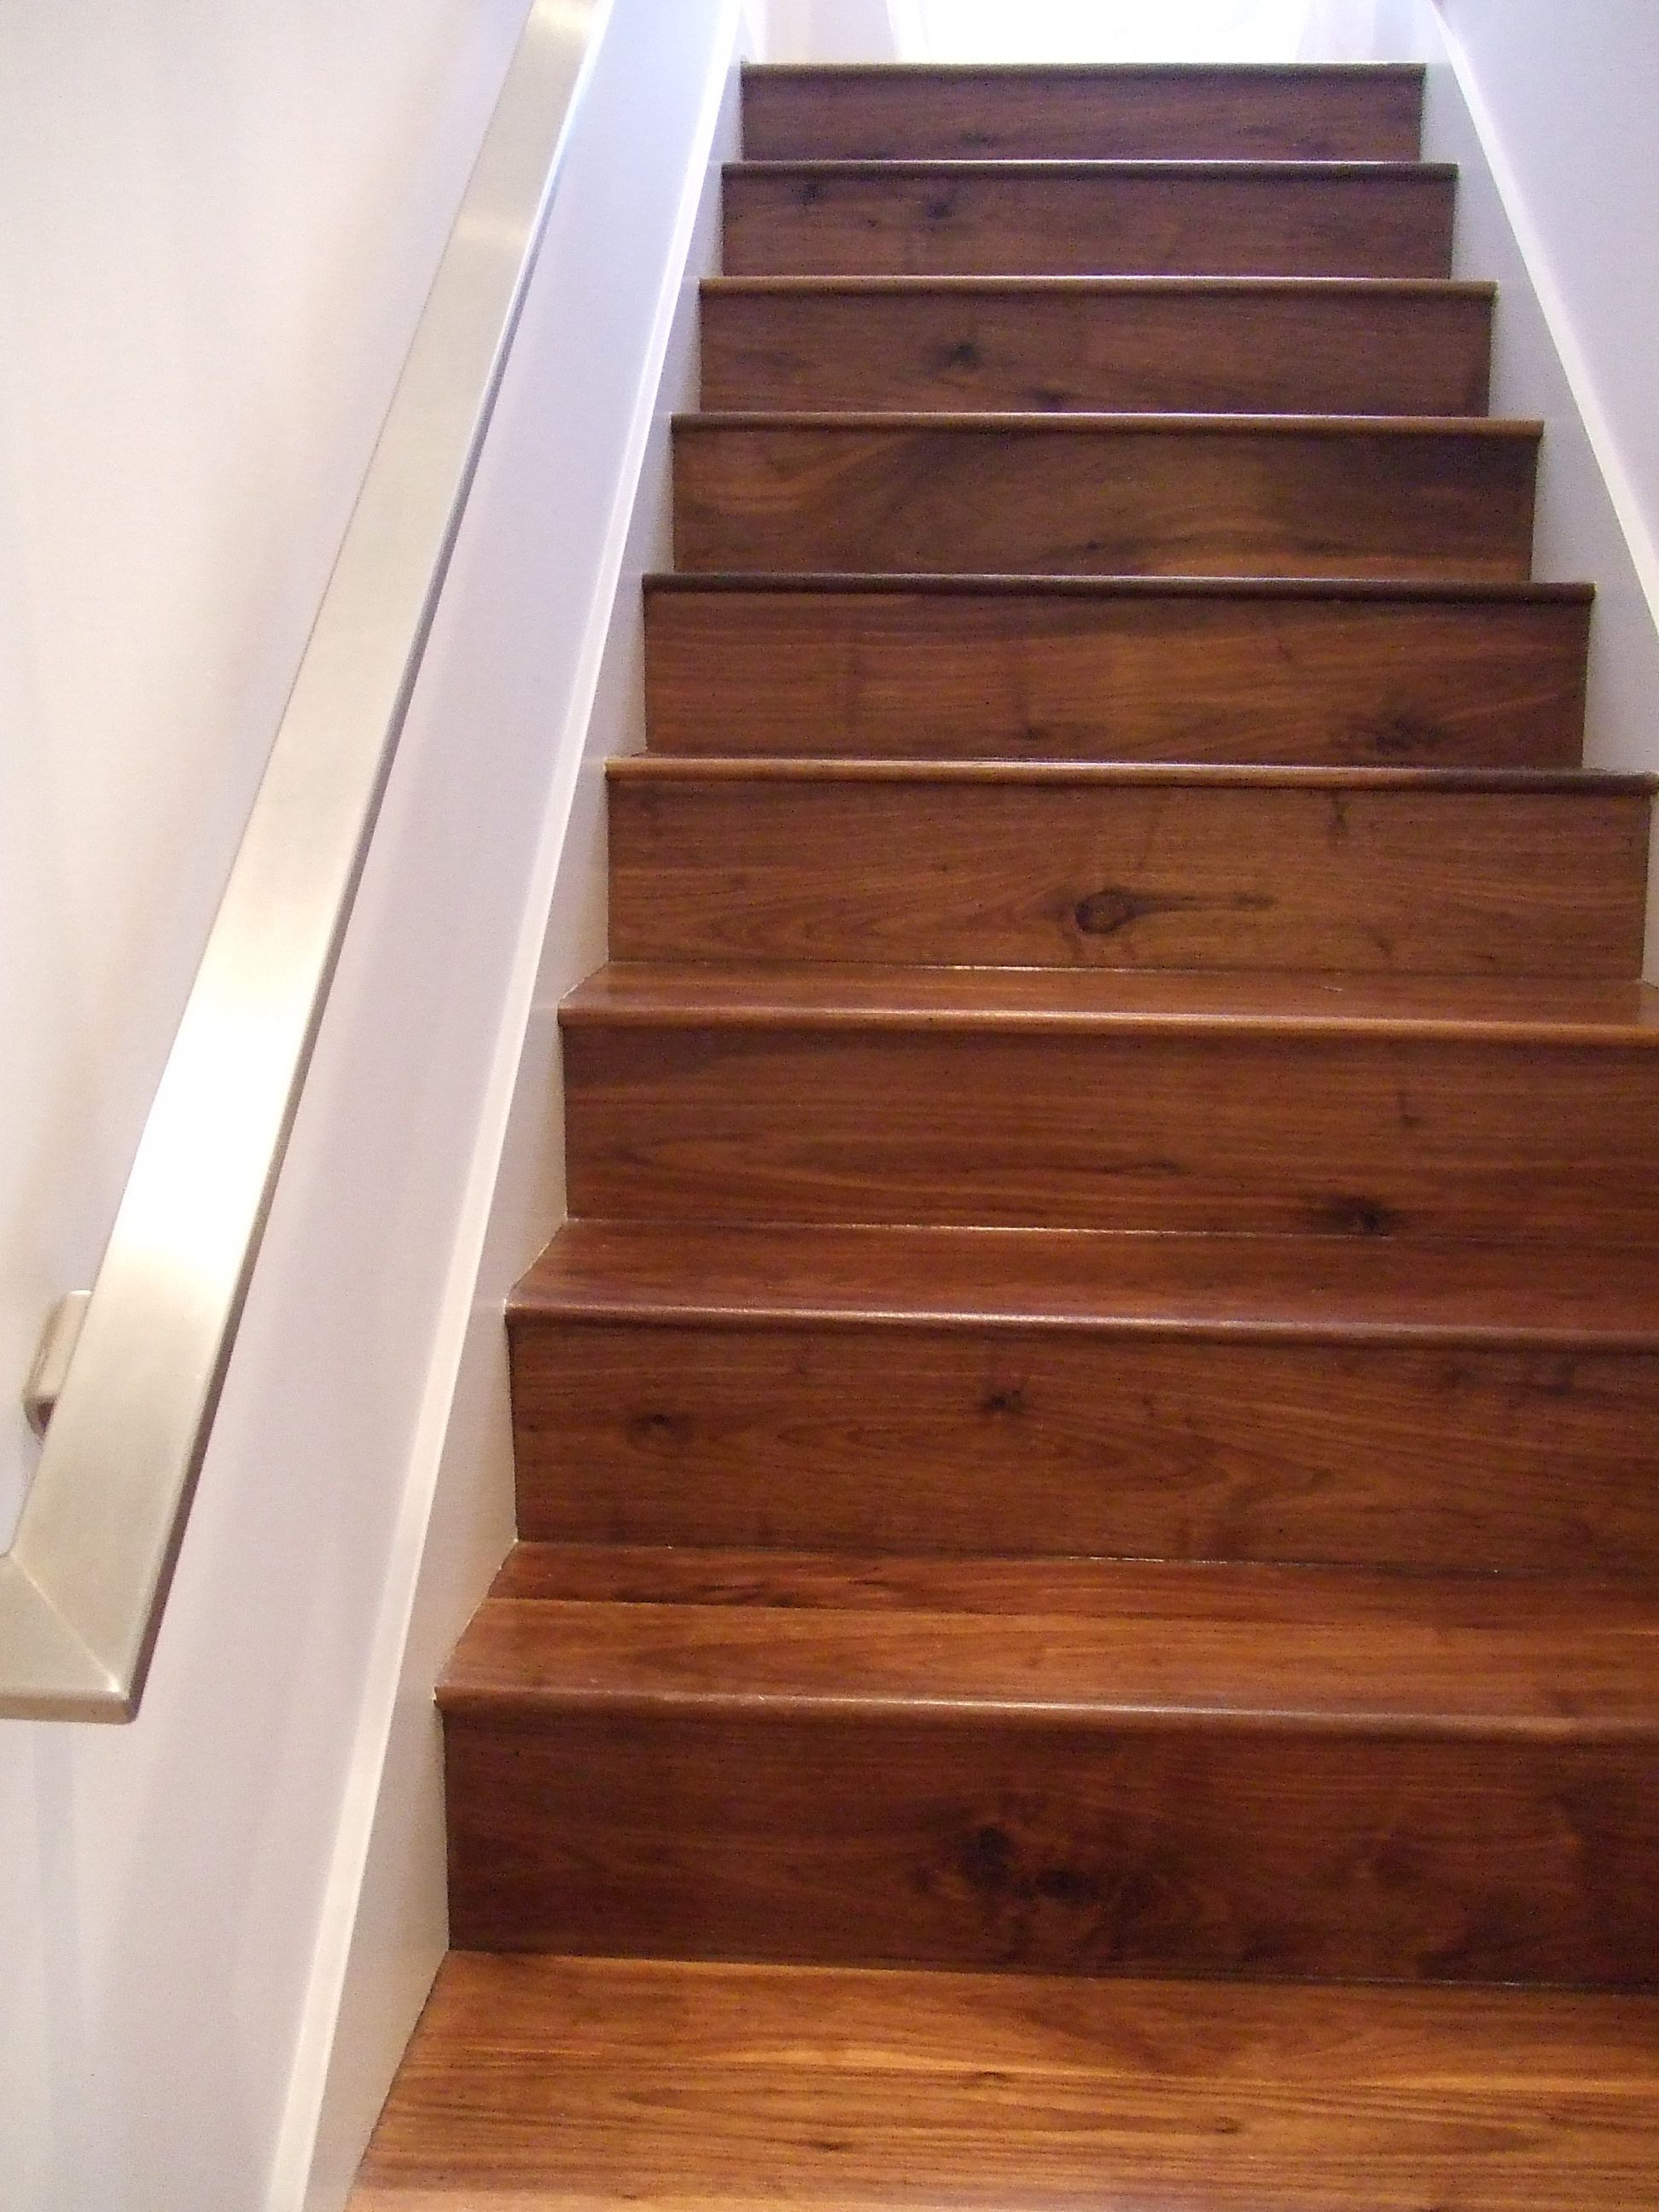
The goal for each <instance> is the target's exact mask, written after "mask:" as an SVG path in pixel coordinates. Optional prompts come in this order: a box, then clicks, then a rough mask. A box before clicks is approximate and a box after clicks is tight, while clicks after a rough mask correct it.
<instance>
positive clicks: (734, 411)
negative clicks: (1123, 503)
mask: <svg viewBox="0 0 1659 2212" xmlns="http://www.w3.org/2000/svg"><path fill="white" fill-rule="evenodd" d="M674 428H675V429H676V431H677V432H678V433H680V434H681V435H686V434H692V435H696V434H701V433H710V434H718V433H719V432H720V431H723V430H765V431H769V432H775V431H784V430H814V431H846V432H849V433H857V432H860V431H868V430H926V431H928V432H930V433H931V432H934V431H939V432H957V433H960V434H962V435H965V436H976V437H997V436H1002V435H1006V434H1008V433H1009V432H1011V431H1017V432H1019V433H1021V434H1024V433H1027V432H1032V431H1036V432H1054V433H1058V434H1061V435H1072V436H1076V435H1078V434H1079V432H1083V433H1086V434H1098V435H1101V436H1103V437H1112V436H1116V435H1127V436H1143V437H1144V436H1146V435H1149V434H1156V435H1164V434H1166V433H1167V434H1168V435H1170V436H1171V437H1182V436H1187V435H1194V434H1203V435H1209V436H1230V435H1238V436H1240V437H1284V438H1307V437H1333V438H1340V437H1350V436H1354V437H1359V436H1363V437H1384V438H1468V439H1476V440H1482V441H1484V440H1487V439H1497V440H1514V441H1524V442H1534V443H1535V442H1536V441H1537V440H1539V439H1540V438H1541V437H1542V436H1543V434H1544V426H1543V423H1542V422H1541V421H1538V420H1536V419H1531V418H1526V417H1522V416H1502V415H1330V414H1323V415H1248V414H1194V413H1181V412H1177V411H1176V410H1173V409H1161V410H1158V411H1156V412H1152V413H1148V412H1146V410H1140V411H1138V412H1136V411H1131V410H1127V409H1124V410H1091V409H1083V408H1066V409H1063V410H1056V409H1048V410H1035V411H1034V410H1018V409H1006V410H991V409H980V410H973V411H971V412H959V413H952V412H951V411H948V410H945V409H931V408H930V409H916V408H897V407H896V408H885V409H874V410H854V409H845V410H842V409H831V410H825V409H823V408H777V409H767V408H714V409H707V410H703V411H702V413H699V414H695V415H677V416H675V417H674Z"/></svg>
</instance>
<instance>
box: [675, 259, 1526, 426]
mask: <svg viewBox="0 0 1659 2212" xmlns="http://www.w3.org/2000/svg"><path fill="white" fill-rule="evenodd" d="M1491 331H1492V292H1491V289H1490V287H1487V286H1483V285H1466V284H1456V285H1455V284H1431V283H1416V284H1410V283H1376V282H1356V283H1343V282H1341V281H1339V280H1337V279H1308V278H1304V279H1300V280H1285V281H1282V282H1279V283H1272V282H1263V281H1261V280H1260V279H1250V278H1243V277H1237V278H1232V279H1229V280H1225V281H1224V280H1220V279H1217V278H1201V277H1141V278H1132V277H1110V278H1100V279H1088V278H1080V277H1070V278H1066V277H1054V278H1049V279H1032V278H1029V277H1028V278H1024V279H1016V278H1003V279H1001V280H996V279H987V278H974V277H957V278H933V279H927V278H920V277H915V278H909V277H889V278H886V279H874V278H866V279H863V280H859V279H854V278H846V277H843V278H839V279H836V278H827V277H826V278H816V279H802V278H784V277H779V278H763V277H755V278H747V279H745V278H742V277H726V278H717V279H715V280H714V281H713V282H711V283H707V284H705V285H704V287H703V292H702V404H703V405H704V406H705V407H712V408H781V409H788V408H807V409H825V408H842V407H845V408H850V409H853V410H870V409H876V408H899V409H908V408H922V407H939V408H945V409H947V410H952V409H962V408H987V409H993V410H1013V411H1015V412H1022V411H1030V410H1039V409H1062V408H1072V409H1082V410H1091V409H1094V410H1098V409H1111V408H1122V409H1126V410H1128V411H1130V412H1132V413H1133V412H1134V411H1136V410H1140V409H1144V408H1149V407H1175V408H1182V409H1185V410H1189V411H1193V412H1200V411H1205V410H1208V411H1211V412H1214V413H1228V412H1233V411H1237V412H1238V413H1242V414H1247V415H1255V414H1266V413H1270V412H1273V411H1274V410H1284V411H1285V412H1286V413H1289V414H1322V413H1326V412H1330V413H1334V414H1349V415H1466V414H1467V415H1480V414H1484V413H1485V411H1486V362H1487V352H1488V348H1489V345H1490V342H1491Z"/></svg>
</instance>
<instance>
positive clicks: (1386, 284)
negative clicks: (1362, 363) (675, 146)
mask: <svg viewBox="0 0 1659 2212" xmlns="http://www.w3.org/2000/svg"><path fill="white" fill-rule="evenodd" d="M698 289H699V291H700V292H701V294H702V296H703V297H704V298H705V299H715V300H720V299H793V298H799V297H807V298H814V299H816V298H819V297H823V296H829V297H846V298H852V299H856V298H858V297H860V295H863V294H865V293H876V294H878V295H883V296H886V297H890V296H893V295H897V296H899V297H901V298H906V299H911V298H920V297H923V296H925V295H927V294H929V293H933V292H938V293H942V294H943V295H945V297H947V298H951V299H972V298H975V297H977V296H979V295H981V294H983V295H987V296H988V297H992V298H1000V297H1003V296H1004V295H1006V296H1008V297H1010V298H1012V299H1016V300H1021V299H1031V298H1033V297H1042V296H1045V295H1051V294H1052V295H1059V296H1060V297H1062V298H1073V299H1075V298H1088V297H1091V296H1093V295H1101V296H1103V297H1105V298H1117V297H1120V296H1121V297H1123V298H1128V299H1138V298H1145V297H1146V296H1148V295H1157V294H1160V293H1170V294H1172V295H1174V296H1176V298H1180V299H1196V298H1200V297H1201V296H1202V295H1205V294H1206V293H1211V292H1219V293H1226V294H1233V293H1244V294H1247V295H1250V296H1252V297H1256V296H1262V295H1273V294H1275V293H1281V292H1282V293H1287V294H1289V295H1291V296H1292V297H1296V298H1306V297H1308V296H1310V295H1311V296H1313V297H1316V298H1328V299H1341V298H1345V297H1349V296H1352V297H1353V298H1356V299H1373V300H1374V299H1378V298H1386V299H1429V300H1443V299H1463V300H1492V299H1495V298H1496V297H1497V294H1498V287H1497V285H1496V284H1494V283H1489V282H1487V283H1482V282H1480V281H1474V280H1470V279H1468V278H1466V277H1455V276H1194V275H1187V276H1181V275H1166V276H950V275H947V274H939V275H933V276H929V275H926V274H923V275H911V276H907V275H902V274H899V273H895V272H891V271H889V272H886V273H883V272H881V271H876V272H874V273H873V274H872V275H870V276H705V277H704V278H703V279H702V283H701V284H700V286H699V288H698Z"/></svg>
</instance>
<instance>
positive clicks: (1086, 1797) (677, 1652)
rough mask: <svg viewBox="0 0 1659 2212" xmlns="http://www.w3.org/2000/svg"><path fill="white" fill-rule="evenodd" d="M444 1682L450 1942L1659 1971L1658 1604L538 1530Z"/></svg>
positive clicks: (1420, 1973) (1520, 1588)
mask: <svg viewBox="0 0 1659 2212" xmlns="http://www.w3.org/2000/svg"><path fill="white" fill-rule="evenodd" d="M440 1699H441V1705H442V1707H443V1711H444V1715H445V1735H446V1742H447V1757H448V1762H449V1803H450V1808H451V1852H450V1867H451V1884H452V1890H451V1905H452V1929H453V1934H454V1936H455V1938H456V1940H457V1941H458V1942H461V1943H463V1944H465V1945H468V1946H477V1947H479V1948H497V1949H502V1950H513V1949H522V1950H537V1949H550V1948H559V1949H562V1950H565V1951H571V1952H582V1953H586V1954H591V1955H600V1954H611V1953H629V1954H646V1955H650V1956H655V1957H670V1958H672V1957H703V1958H724V1959H747V1960H755V1961H768V1960H769V1961H772V1962H775V1963H793V1964H802V1965H805V1964H817V1965H847V1966H913V1965H927V1966H950V1967H959V1968H963V1967H972V1968H980V1967H996V1968H1001V1969H1018V1970H1020V1971H1025V1972H1067V1973H1082V1974H1089V1973H1101V1974H1105V1973H1125V1972H1127V1973H1165V1972H1168V1973H1188V1972H1206V1973H1239V1974H1250V1975H1256V1976H1279V1977H1285V1978H1298V1977H1323V1978H1338V1979H1340V1978H1364V1979H1374V1980H1379V1981H1416V1980H1421V1981H1443V1982H1452V1981H1516V1982H1532V1983H1553V1984H1583V1985H1595V1986H1602V1987H1631V1986H1638V1985H1651V1984H1656V1983H1659V1602H1656V1598H1655V1595H1654V1594H1653V1593H1652V1592H1650V1591H1643V1590H1641V1589H1633V1588H1632V1587H1630V1586H1628V1585H1626V1586H1625V1587H1624V1588H1622V1589H1620V1588H1619V1587H1618V1586H1614V1585H1608V1584H1589V1585H1586V1584H1572V1583H1544V1582H1541V1581H1538V1580H1532V1579H1528V1578H1523V1577H1515V1578H1507V1579H1506V1578H1503V1577H1423V1576H1417V1577H1414V1576H1407V1575H1399V1574H1387V1573H1380V1574H1379V1573H1364V1572H1359V1571H1348V1570H1345V1571H1336V1570H1328V1569H1314V1568H1305V1567H1304V1568H1295V1567H1291V1568H1284V1567H1265V1566H1249V1567H1237V1566H1224V1565H1214V1564H1191V1563H1188V1564H1181V1565H1176V1564H1170V1563H1163V1564H1146V1563H1136V1562H1111V1561H1102V1560H1054V1559H1023V1560H1012V1559H1001V1560H997V1559H955V1560H949V1559H910V1560H903V1559H878V1558H868V1559H858V1558H854V1557H843V1558H839V1559H837V1558H836V1557H834V1556H831V1555H817V1556H813V1555H801V1554H780V1553H703V1554H702V1555H698V1554H696V1553H688V1552H684V1551H679V1552H674V1551H669V1552H653V1551H651V1550H649V1549H645V1548H634V1549H623V1550H620V1551H616V1552H607V1551H605V1550H604V1549H602V1548H599V1547H595V1548H592V1549H583V1548H581V1547H573V1548H572V1549H570V1550H569V1551H568V1552H562V1551H560V1550H559V1549H558V1548H557V1547H539V1546H532V1547H521V1550H520V1553H519V1554H518V1555H516V1556H515V1558H514V1559H513V1561H511V1562H510V1563H509V1565H508V1567H507V1570H506V1571H505V1572H504V1574H503V1576H502V1577H501V1580H500V1582H499V1583H498V1585H497V1589H496V1593H495V1595H492V1597H491V1598H490V1599H489V1601H488V1602H486V1604H485V1605H484V1606H483V1608H482V1609H481V1610H480V1612H479V1613H478V1615H477V1619H476V1620H474V1622H473V1624H472V1626H471V1628H470V1629H469V1630H468V1632H467V1633H466V1635H465V1638H463V1639H462V1642H461V1644H460V1647H459V1650H458V1651H457V1653H456V1656H455V1658H454V1660H453V1662H452V1665H451V1668H450V1670H449V1673H448V1675H447V1679H446V1680H445V1682H444V1683H443V1685H442V1686H441V1692H440Z"/></svg>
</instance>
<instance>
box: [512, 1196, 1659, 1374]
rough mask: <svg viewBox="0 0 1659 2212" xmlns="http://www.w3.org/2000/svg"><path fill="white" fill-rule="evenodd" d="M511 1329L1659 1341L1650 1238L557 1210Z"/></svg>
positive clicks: (1525, 1344) (1535, 1343) (1471, 1344)
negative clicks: (1105, 1230) (678, 1219)
mask: <svg viewBox="0 0 1659 2212" xmlns="http://www.w3.org/2000/svg"><path fill="white" fill-rule="evenodd" d="M508 1317H509V1320H510V1321H512V1322H513V1323H514V1324H515V1325H516V1326H520V1327H534V1326H535V1325H536V1324H537V1323H538V1322H564V1321H597V1320H605V1321H615V1322H625V1323H629V1324H635V1323H640V1322H664V1323H665V1324H667V1325H668V1326H670V1327H673V1328H678V1327H681V1326H684V1325H687V1324H690V1325H692V1326H696V1327H699V1328H742V1327H744V1326H746V1325H747V1324H749V1323H750V1322H761V1323H764V1324H765V1325H767V1326H769V1327H775V1328H787V1327H790V1326H798V1327H805V1328H816V1327H817V1326H818V1325H820V1324H823V1323H836V1322H853V1323H857V1324H863V1323H866V1322H880V1323H886V1324H894V1325H897V1326H900V1327H902V1326H905V1325H910V1326H916V1327H925V1328H938V1329H951V1328H957V1329H962V1330H965V1331H966V1332H968V1333H969V1334H972V1335H975V1336H980V1337H983V1336H984V1335H985V1334H987V1332H993V1333H994V1332H995V1331H997V1330H1000V1329H1005V1328H1012V1329H1027V1328H1041V1329H1044V1330H1049V1329H1055V1330H1072V1329H1081V1330H1084V1331H1085V1332H1088V1331H1093V1330H1096V1329H1098V1328H1109V1329H1111V1330H1113V1331H1115V1332H1116V1333H1118V1334H1121V1335H1124V1336H1132V1335H1134V1334H1139V1333H1143V1332H1148V1333H1151V1334H1168V1333H1176V1334H1187V1335H1196V1336H1200V1337H1203V1338H1205V1339H1206V1340H1211V1341H1215V1342H1227V1343H1258V1344H1276V1345H1305V1346H1313V1345H1337V1346H1340V1345H1343V1344H1348V1345H1356V1344H1371V1345H1379V1346H1381V1345H1390V1346H1403V1347H1409V1348H1414V1349H1417V1350H1434V1351H1439V1352H1452V1351H1455V1350H1458V1349H1462V1348H1465V1347H1468V1348H1471V1349H1480V1350H1483V1351H1492V1352H1501V1351H1504V1350H1510V1351H1516V1350H1519V1351H1528V1352H1556V1353H1567V1354H1574V1353H1579V1352H1591V1353H1605V1352H1638V1353H1642V1354H1644V1355H1646V1354H1650V1353H1652V1352H1659V1249H1653V1248H1650V1247H1647V1246H1643V1245H1625V1246H1607V1245H1600V1244H1597V1245H1582V1246H1574V1245H1565V1246H1560V1247H1558V1248H1556V1249H1553V1250H1552V1252H1551V1253H1550V1255H1549V1265H1548V1267H1539V1265H1538V1255H1537V1254H1536V1253H1535V1252H1534V1251H1533V1250H1532V1249H1530V1248H1529V1247H1528V1246H1526V1245H1505V1244H1495V1243H1480V1244H1466V1243H1440V1244H1435V1243H1424V1242H1420V1241H1419V1242H1418V1243H1412V1244H1402V1243H1398V1242H1396V1241H1395V1240H1393V1239H1391V1238H1389V1237H1249V1238H1239V1237H1133V1236H1132V1237H1114V1236H1109V1235H1099V1234H1091V1232H1089V1231H1078V1230H1041V1231H1019V1230H1005V1231H1001V1232H1000V1233H999V1234H998V1235H997V1236H995V1237H987V1236H985V1235H983V1234H982V1233H981V1232H979V1231H974V1230H951V1229H848V1228H831V1229H807V1228H802V1227H799V1226H791V1227H789V1228H787V1229H763V1228H747V1229H744V1228H737V1227H733V1226H731V1225H726V1224H722V1223H714V1224H708V1225H694V1226H690V1227H688V1226H684V1225H681V1226H679V1227H677V1228H675V1229H673V1230H671V1231H665V1230H663V1229H661V1228H660V1227H659V1226H657V1225H653V1224H649V1223H647V1224H644V1225H641V1224H639V1223H635V1222H626V1221H572V1222H568V1223H566V1225H564V1226H563V1227H562V1229H561V1230H560V1231H559V1232H558V1234H557V1235H556V1237H554V1239H553V1241H552V1243H550V1245H549V1246H548V1247H547V1249H546V1250H545V1251H544V1253H543V1254H542V1255H541V1257H540V1258H539V1259H538V1261H536V1264H535V1265H534V1267H532V1268H531V1270H530V1271H529V1273H527V1274H526V1276H525V1278H524V1279H523V1280H522V1281H521V1282H520V1285H518V1288H517V1289H516V1291H514V1292H513V1299H512V1303H511V1304H510V1306H509V1308H508Z"/></svg>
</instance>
